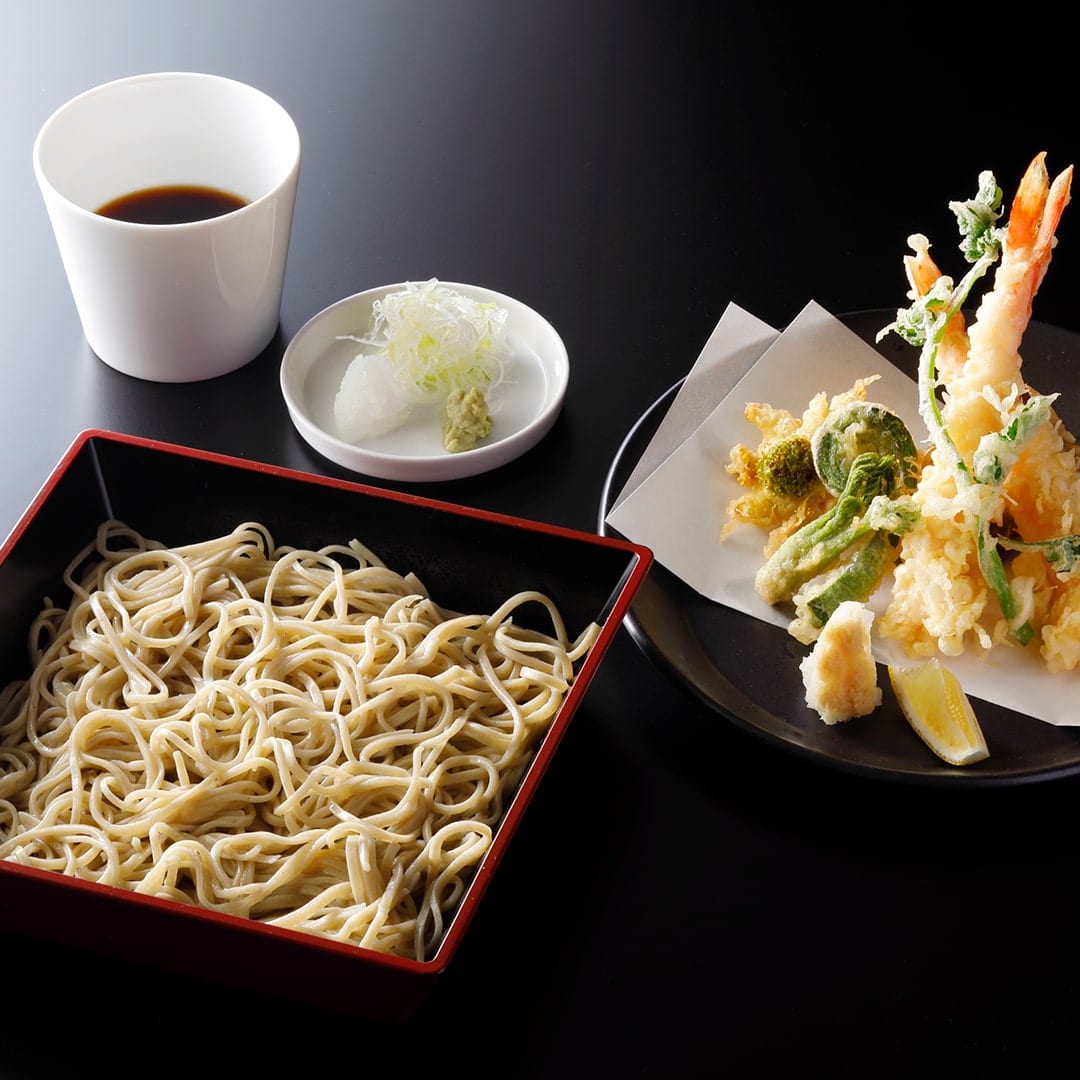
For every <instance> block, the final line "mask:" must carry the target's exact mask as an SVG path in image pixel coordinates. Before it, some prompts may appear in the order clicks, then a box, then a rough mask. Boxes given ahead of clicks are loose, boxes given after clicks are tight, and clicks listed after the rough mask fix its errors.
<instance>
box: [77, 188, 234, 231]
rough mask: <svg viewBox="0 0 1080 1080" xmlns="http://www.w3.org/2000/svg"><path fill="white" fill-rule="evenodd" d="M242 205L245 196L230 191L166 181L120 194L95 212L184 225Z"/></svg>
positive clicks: (145, 222)
mask: <svg viewBox="0 0 1080 1080" xmlns="http://www.w3.org/2000/svg"><path fill="white" fill-rule="evenodd" d="M244 206H247V200H246V199H242V198H240V196H239V195H234V194H232V192H229V191H221V190H219V189H218V188H211V187H199V186H198V185H196V184H169V185H166V186H163V187H152V188H143V189H141V190H140V191H132V192H129V193H128V194H127V195H121V196H120V197H119V198H116V199H112V200H111V201H110V202H107V203H105V205H104V206H100V207H98V209H97V213H99V214H101V215H102V217H107V218H116V219H117V220H118V221H130V222H133V223H135V224H138V225H183V224H186V223H188V222H191V221H205V220H207V219H208V218H216V217H221V216H222V214H229V213H232V211H233V210H239V209H240V208H241V207H244Z"/></svg>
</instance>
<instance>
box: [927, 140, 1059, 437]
mask: <svg viewBox="0 0 1080 1080" xmlns="http://www.w3.org/2000/svg"><path fill="white" fill-rule="evenodd" d="M1072 172H1073V167H1072V166H1071V165H1070V166H1069V167H1068V168H1067V169H1065V170H1064V171H1063V172H1061V173H1060V174H1059V175H1058V176H1057V177H1056V178H1055V180H1054V182H1053V183H1052V184H1051V183H1050V177H1049V174H1048V172H1047V169H1046V154H1045V152H1043V153H1039V154H1037V155H1036V156H1035V158H1034V159H1033V160H1032V162H1031V164H1030V165H1029V166H1028V168H1027V171H1026V172H1025V173H1024V176H1023V178H1022V179H1021V181H1020V186H1019V187H1018V189H1017V192H1016V195H1015V197H1014V198H1013V202H1012V207H1011V209H1010V212H1009V220H1008V225H1007V228H1006V232H1005V238H1004V241H1003V243H1002V249H1001V261H1000V262H999V264H998V266H997V269H996V270H995V272H994V286H993V288H992V289H991V290H990V291H989V292H987V293H986V294H985V295H984V296H983V298H982V301H981V302H980V304H979V306H978V309H977V310H976V313H975V318H974V321H973V322H972V324H971V325H970V327H969V328H968V331H967V335H968V352H967V357H966V359H965V360H964V362H963V364H962V365H961V366H960V368H959V370H958V371H957V372H955V374H954V373H952V372H948V371H942V372H941V376H942V380H943V383H944V388H945V402H944V408H943V414H944V417H945V421H946V424H947V426H948V428H949V433H950V435H951V436H952V439H953V441H954V442H955V444H956V447H957V449H958V450H959V451H960V453H961V454H962V455H964V456H965V457H968V456H969V455H970V454H971V452H972V451H973V450H974V449H975V447H976V445H977V444H978V441H979V439H980V438H981V437H982V436H983V435H986V434H988V433H990V432H992V431H997V430H1000V428H1001V427H1002V426H1003V418H1002V413H1001V407H1000V403H1001V402H1004V401H1008V400H1009V399H1010V398H1015V396H1016V394H1017V393H1018V392H1023V391H1024V390H1025V389H1026V386H1025V383H1024V379H1023V376H1022V375H1021V371H1020V369H1021V364H1022V358H1021V355H1020V343H1021V341H1022V340H1023V336H1024V332H1025V330H1027V326H1028V323H1029V322H1030V320H1031V310H1032V303H1033V301H1034V299H1035V294H1036V292H1038V289H1039V286H1040V285H1041V284H1042V281H1043V278H1044V277H1045V276H1046V271H1047V268H1048V267H1049V265H1050V258H1051V255H1052V253H1053V249H1054V245H1055V243H1056V240H1055V233H1056V231H1057V227H1058V223H1059V221H1060V220H1061V214H1062V211H1063V210H1064V209H1065V206H1066V204H1067V203H1068V201H1069V196H1070V188H1071V185H1072ZM1006 422H1007V421H1006Z"/></svg>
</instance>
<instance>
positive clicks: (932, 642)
mask: <svg viewBox="0 0 1080 1080" xmlns="http://www.w3.org/2000/svg"><path fill="white" fill-rule="evenodd" d="M1071 181H1072V166H1070V167H1069V168H1067V169H1065V170H1064V171H1063V172H1062V173H1061V174H1060V175H1059V176H1058V177H1057V178H1056V179H1055V180H1054V181H1053V183H1050V179H1049V175H1048V173H1047V170H1046V165H1045V154H1042V153H1040V154H1038V155H1037V156H1036V157H1035V158H1034V160H1033V161H1032V162H1031V164H1030V166H1029V167H1028V169H1027V171H1026V173H1025V174H1024V177H1023V179H1022V180H1021V183H1020V185H1019V188H1018V190H1017V193H1016V196H1015V198H1014V200H1013V203H1012V206H1011V209H1010V217H1009V220H1008V223H1007V227H1006V229H1005V234H1004V239H1003V242H1002V253H1001V258H1000V262H999V264H998V266H997V269H996V272H995V276H994V284H993V288H992V289H991V290H990V291H989V292H987V293H986V294H985V295H984V297H983V299H982V301H981V303H980V304H979V306H978V308H977V310H976V314H975V317H974V320H973V321H972V323H971V324H970V326H968V325H965V323H964V321H963V317H962V315H960V314H959V313H957V314H956V315H955V316H954V317H953V319H952V321H951V322H950V323H949V324H948V325H947V327H946V330H945V333H944V335H943V338H942V341H941V345H940V348H939V351H938V370H937V375H938V378H939V381H940V383H941V384H942V387H943V390H944V394H943V403H942V417H943V419H944V423H945V427H946V428H947V430H948V432H949V435H950V437H951V438H952V440H953V443H954V445H955V448H956V450H957V451H958V452H959V453H960V455H961V456H962V457H963V459H964V460H966V461H967V462H969V463H970V462H971V459H972V454H973V452H974V450H975V448H976V447H977V446H978V444H979V440H980V439H981V438H982V437H983V436H984V435H989V434H991V433H994V432H998V431H1001V430H1003V429H1004V428H1006V427H1007V426H1008V424H1009V423H1010V421H1011V419H1012V418H1013V417H1014V416H1015V415H1016V410H1017V409H1018V407H1019V406H1020V404H1021V403H1022V402H1023V401H1024V400H1026V399H1027V397H1028V395H1030V394H1031V393H1032V389H1031V387H1029V386H1028V385H1027V383H1026V382H1025V380H1024V378H1023V375H1022V373H1021V366H1022V358H1021V353H1020V345H1021V341H1022V339H1023V336H1024V333H1025V331H1026V329H1027V327H1028V323H1029V322H1030V319H1031V313H1032V303H1033V300H1034V297H1035V294H1036V292H1037V291H1038V289H1039V286H1040V285H1041V283H1042V281H1043V278H1044V276H1045V274H1046V270H1047V267H1048V265H1049V262H1050V258H1051V254H1052V252H1053V249H1054V245H1055V242H1056V240H1055V233H1056V230H1057V226H1058V223H1059V221H1060V219H1061V215H1062V211H1063V210H1064V208H1065V206H1066V204H1067V203H1068V201H1069V196H1070V187H1071ZM909 242H910V243H911V245H912V248H913V250H914V255H911V256H908V257H906V258H905V271H906V274H907V277H908V281H909V283H910V285H911V287H912V292H913V295H915V296H925V295H926V294H927V293H929V292H930V290H931V289H932V287H933V285H934V282H935V281H936V280H937V277H938V276H940V271H939V270H938V269H937V267H936V265H935V263H934V261H933V260H932V259H931V258H930V256H929V252H928V247H929V244H928V242H927V241H926V240H925V238H923V237H920V236H916V237H912V238H911V239H910V241H909ZM915 497H916V501H917V502H918V503H919V504H920V506H921V509H922V512H923V516H922V519H921V520H920V522H919V525H918V526H917V527H916V528H915V529H914V530H913V531H912V532H911V533H909V534H908V535H906V536H905V537H904V538H903V541H902V546H901V554H900V562H899V564H898V566H897V568H896V571H895V575H894V588H893V595H892V599H891V601H890V604H889V607H888V609H887V611H886V613H885V615H884V617H883V619H882V621H881V627H882V630H883V632H884V633H885V634H886V635H887V636H890V637H896V638H900V639H902V640H904V641H905V643H906V644H907V645H908V648H909V649H910V650H911V651H912V652H914V653H916V654H917V655H931V654H932V653H933V652H934V651H940V652H942V653H944V654H946V655H955V654H957V653H959V652H961V651H963V650H964V648H965V646H966V644H968V643H969V642H970V641H971V640H972V638H974V640H976V641H977V642H978V644H979V646H980V647H982V648H984V649H985V648H990V647H992V646H993V645H995V644H997V643H998V642H1000V641H1003V640H1004V639H1005V638H1006V637H1007V636H1008V629H1009V628H1008V626H1007V625H1006V623H1005V621H1004V619H1003V618H1002V617H1001V612H1000V611H999V610H998V608H997V605H996V602H995V598H994V595H993V593H992V591H991V590H989V589H988V588H987V586H986V582H985V580H984V579H983V576H982V572H981V570H980V565H979V558H978V554H977V551H976V545H977V534H976V531H975V530H973V529H972V527H971V520H970V517H969V515H970V513H971V508H970V507H969V506H967V505H966V504H965V503H964V500H963V499H962V498H958V490H957V484H956V473H955V469H954V465H953V459H952V457H951V454H950V452H940V448H935V450H934V451H932V453H931V457H930V460H929V462H927V464H926V465H925V466H924V468H923V472H922V475H921V478H920V482H919V487H918V490H917V492H916V496H915ZM978 510H979V512H980V513H982V514H984V515H986V516H987V518H988V519H989V520H992V521H993V522H994V523H995V524H996V525H997V526H998V527H1004V528H1006V529H1009V530H1011V531H1013V532H1014V533H1015V534H1016V535H1018V536H1019V537H1021V538H1022V539H1024V540H1039V539H1046V538H1049V537H1052V536H1060V535H1064V534H1068V533H1072V532H1075V531H1080V461H1078V455H1077V451H1076V447H1075V444H1074V441H1073V439H1072V437H1071V436H1070V435H1069V433H1068V432H1067V431H1066V430H1065V429H1064V426H1063V425H1062V424H1061V422H1060V420H1059V419H1058V418H1057V417H1056V416H1055V415H1054V414H1053V413H1051V416H1050V420H1049V422H1047V423H1045V424H1043V425H1042V426H1041V427H1040V429H1039V430H1038V432H1037V433H1036V435H1035V436H1034V437H1033V438H1032V439H1031V440H1030V441H1029V442H1028V443H1027V444H1026V445H1025V447H1024V449H1023V451H1022V453H1021V455H1020V458H1019V460H1017V461H1016V462H1015V463H1014V464H1013V466H1012V469H1011V471H1010V472H1009V474H1008V479H1007V482H1006V483H1005V485H1004V487H1003V488H1002V489H1001V494H1000V498H999V500H998V503H997V505H996V506H993V507H988V506H986V505H985V504H983V505H981V506H980V507H979V508H978ZM1074 515H1075V520H1074ZM1062 585H1063V583H1062V582H1060V581H1059V580H1058V579H1057V577H1056V576H1055V575H1054V574H1053V572H1052V571H1050V570H1049V568H1048V567H1047V566H1046V564H1045V562H1044V561H1043V560H1042V558H1041V556H1030V557H1029V556H1023V557H1021V558H1018V559H1016V560H1015V562H1014V575H1013V591H1014V593H1015V594H1016V595H1017V597H1018V598H1019V600H1020V605H1021V607H1022V608H1023V609H1024V611H1025V613H1027V614H1028V616H1029V617H1030V618H1031V619H1032V620H1033V621H1034V622H1035V624H1037V625H1042V627H1043V632H1042V638H1043V654H1044V657H1045V658H1046V661H1047V665H1048V667H1050V668H1051V669H1052V670H1060V669H1062V668H1071V667H1074V666H1075V665H1076V663H1077V659H1076V658H1077V657H1080V650H1078V649H1075V648H1072V644H1071V643H1070V642H1066V641H1057V642H1056V643H1055V634H1057V635H1058V637H1059V638H1060V634H1059V633H1058V631H1056V630H1055V625H1056V626H1057V627H1059V628H1064V627H1065V626H1070V627H1072V626H1074V625H1076V626H1077V627H1078V628H1080V615H1078V612H1080V590H1077V589H1073V588H1070V589H1068V590H1066V589H1064V588H1062ZM1074 608H1076V609H1077V610H1076V611H1074V610H1073V609H1074ZM1051 620H1052V621H1053V624H1055V625H1051ZM1066 656H1070V657H1072V659H1065V660H1063V659H1062V657H1066Z"/></svg>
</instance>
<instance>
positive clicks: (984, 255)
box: [878, 171, 1080, 645]
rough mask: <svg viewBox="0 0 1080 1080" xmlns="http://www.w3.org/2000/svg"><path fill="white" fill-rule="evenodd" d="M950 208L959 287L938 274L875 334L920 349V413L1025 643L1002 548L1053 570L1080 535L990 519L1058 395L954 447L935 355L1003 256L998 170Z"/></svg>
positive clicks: (1078, 547)
mask: <svg viewBox="0 0 1080 1080" xmlns="http://www.w3.org/2000/svg"><path fill="white" fill-rule="evenodd" d="M949 208H950V209H951V210H952V211H953V212H954V213H955V215H956V220H957V224H958V226H959V229H960V236H961V242H960V250H961V252H962V253H963V255H964V258H965V259H966V260H967V262H968V263H970V264H971V266H970V269H969V270H968V271H967V273H966V274H965V275H964V276H963V277H962V278H961V279H960V281H959V282H958V283H957V284H956V285H955V286H954V285H953V282H952V279H951V278H949V277H947V276H945V275H942V276H941V277H940V278H938V280H937V281H936V282H935V283H934V285H933V287H932V288H931V290H930V291H929V292H928V293H927V294H926V295H925V296H922V297H919V298H918V299H916V300H915V301H914V302H913V303H912V305H911V306H910V307H908V308H903V309H900V310H899V311H897V313H896V319H895V321H894V322H892V323H890V324H889V325H888V326H886V327H884V328H883V329H882V330H881V331H880V332H879V333H878V340H879V341H880V340H881V339H882V338H883V337H885V336H886V334H888V333H889V332H890V331H891V332H893V333H896V334H898V335H899V336H900V337H902V338H903V339H904V340H905V341H907V342H908V343H909V344H911V345H914V346H916V347H918V348H919V349H920V350H921V352H920V354H919V365H918V387H919V413H920V415H921V416H922V418H923V420H924V421H925V423H926V427H927V430H928V431H929V433H930V438H931V440H932V442H933V444H934V446H935V447H936V448H937V450H938V451H939V452H940V453H941V454H943V455H945V456H947V457H948V459H950V460H951V464H952V466H953V469H954V471H955V474H956V486H957V492H958V495H959V496H960V498H961V500H962V502H963V505H964V506H966V507H968V508H970V509H971V517H972V521H973V527H974V531H975V540H976V550H977V553H978V561H979V568H980V570H981V572H982V575H983V578H984V579H985V580H986V583H987V585H988V586H989V587H990V588H991V589H992V590H993V592H994V594H995V596H996V597H997V599H998V603H999V604H1000V606H1001V610H1002V613H1003V614H1004V616H1005V618H1006V620H1007V621H1008V624H1009V627H1010V630H1011V632H1012V634H1013V636H1014V637H1015V638H1016V640H1017V641H1019V642H1020V643H1021V644H1022V645H1026V644H1027V643H1028V642H1029V641H1030V640H1031V639H1032V637H1033V635H1034V630H1033V629H1032V626H1031V623H1030V621H1029V620H1028V619H1027V618H1026V616H1025V615H1024V614H1023V612H1022V611H1021V606H1020V604H1019V602H1018V601H1017V599H1016V596H1015V594H1014V592H1013V589H1012V586H1011V584H1010V582H1009V578H1008V574H1007V572H1006V570H1005V565H1004V562H1003V560H1002V557H1001V550H1000V549H1001V548H1006V549H1009V550H1023V549H1034V548H1038V549H1039V550H1042V551H1043V552H1044V554H1047V556H1048V558H1052V559H1053V560H1054V561H1052V562H1051V565H1052V566H1053V567H1054V569H1055V570H1059V569H1072V566H1073V563H1074V562H1075V560H1076V559H1077V558H1078V557H1080V537H1062V538H1059V539H1056V540H1050V541H1044V542H1041V543H1040V544H1030V543H1024V542H1022V541H1016V540H1010V539H1006V538H1003V537H998V536H995V535H993V534H992V533H991V530H990V525H991V519H992V517H993V515H994V512H995V509H996V507H997V506H999V505H1000V500H1001V494H1002V488H1003V485H1004V483H1005V478H1006V477H1007V476H1008V472H1009V469H1010V468H1011V467H1012V465H1013V463H1014V462H1015V461H1016V459H1017V457H1018V456H1019V453H1020V450H1021V448H1022V447H1023V445H1024V443H1025V442H1027V440H1029V439H1030V438H1031V437H1032V436H1033V435H1034V434H1035V432H1036V431H1038V430H1039V428H1040V427H1041V426H1042V424H1043V423H1045V422H1046V420H1047V418H1048V417H1049V416H1050V407H1051V405H1052V403H1053V401H1054V400H1055V397H1056V395H1053V396H1049V397H1043V396H1033V397H1031V398H1030V399H1029V400H1027V401H1026V402H1025V403H1024V405H1023V406H1022V408H1021V409H1020V410H1019V412H1018V413H1017V414H1016V415H1015V416H1014V417H1013V418H1012V420H1011V421H1010V422H1009V424H1008V425H1006V427H1005V428H1004V429H1002V430H1001V431H999V432H994V433H992V434H990V435H985V436H983V438H982V439H981V440H980V442H979V446H978V447H977V448H976V450H975V453H974V454H973V455H972V461H971V463H970V465H969V463H968V462H966V461H965V460H964V458H963V457H962V455H961V454H960V452H959V451H958V450H957V448H956V444H955V443H954V441H953V439H952V436H951V435H950V434H949V430H948V427H947V426H946V424H945V420H944V417H943V415H942V410H941V404H940V402H939V400H938V396H937V386H938V379H937V357H938V351H939V349H940V347H941V342H942V338H943V336H944V333H945V328H946V326H947V324H948V322H949V320H950V319H951V318H952V317H953V316H954V315H955V314H957V313H958V312H959V311H960V310H961V309H962V308H963V306H964V304H965V303H966V302H967V299H968V297H969V296H970V294H971V291H972V289H973V288H974V286H975V284H976V283H977V282H978V281H979V279H981V278H982V277H983V276H984V275H985V274H986V272H987V271H988V270H989V269H990V267H991V266H993V265H994V263H995V262H997V260H998V258H999V257H1000V254H1001V248H1002V242H1003V240H1004V236H1005V229H1004V228H1002V227H999V226H998V224H997V222H998V220H999V218H1000V217H1001V209H1000V208H1001V188H999V187H998V185H997V182H996V181H995V179H994V175H993V173H991V172H989V171H987V172H982V173H980V174H979V187H978V191H977V193H976V195H975V197H974V198H973V199H970V200H967V201H964V202H950V203H949ZM915 239H918V240H920V241H922V240H924V238H923V237H918V238H915V237H913V238H912V240H913V241H914V240H915Z"/></svg>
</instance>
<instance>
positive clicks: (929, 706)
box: [889, 659, 990, 765]
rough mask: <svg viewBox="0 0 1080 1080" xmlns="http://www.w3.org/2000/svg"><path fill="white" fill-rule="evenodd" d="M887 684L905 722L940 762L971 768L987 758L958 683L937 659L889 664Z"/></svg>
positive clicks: (971, 710)
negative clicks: (889, 685) (975, 763)
mask: <svg viewBox="0 0 1080 1080" xmlns="http://www.w3.org/2000/svg"><path fill="white" fill-rule="evenodd" d="M889 681H890V682H891V683H892V688H893V692H894V693H895V694H896V700H897V702H898V703H899V705H900V709H901V711H902V712H903V714H904V716H905V718H906V719H907V722H908V723H909V724H910V725H911V726H912V728H913V729H914V731H915V733H916V734H917V735H918V736H919V738H921V739H922V741H923V742H924V743H926V745H927V746H929V747H930V749H931V750H933V751H934V753H935V754H937V756H938V757H939V758H941V759H942V761H947V762H948V763H949V764H950V765H971V764H972V763H974V762H976V761H983V760H984V759H985V758H988V757H989V756H990V750H989V748H988V747H987V745H986V738H985V736H984V735H983V733H982V728H980V727H979V721H978V719H977V718H976V716H975V711H974V710H973V709H972V707H971V702H970V701H968V698H967V695H966V694H965V693H964V691H963V688H962V687H961V686H960V680H959V679H957V677H956V676H955V675H954V674H953V673H952V672H951V671H950V670H949V669H948V668H946V667H943V666H942V665H941V664H940V663H938V661H937V660H934V659H932V660H927V661H926V662H924V663H921V664H916V665H914V666H913V667H907V668H900V667H893V666H892V665H891V664H890V665H889Z"/></svg>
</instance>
